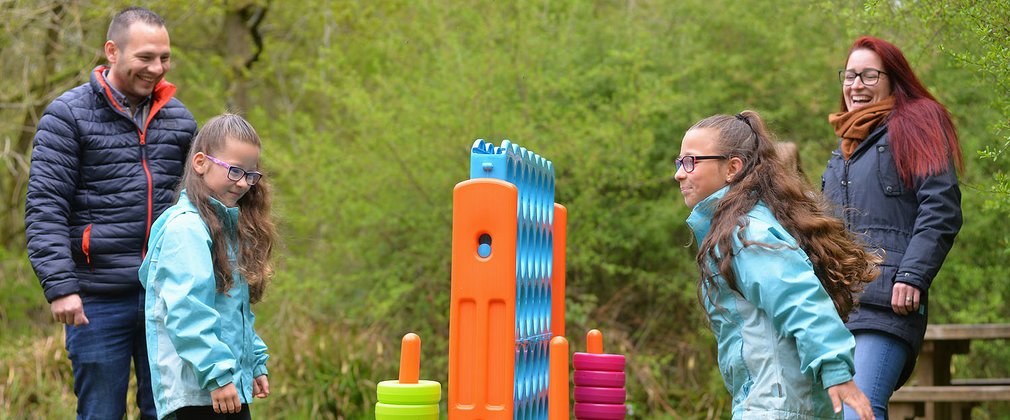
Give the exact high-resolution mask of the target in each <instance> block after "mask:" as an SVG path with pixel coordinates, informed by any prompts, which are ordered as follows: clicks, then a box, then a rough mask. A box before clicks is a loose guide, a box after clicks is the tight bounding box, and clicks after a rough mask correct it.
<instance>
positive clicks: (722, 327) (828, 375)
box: [687, 187, 855, 419]
mask: <svg viewBox="0 0 1010 420" xmlns="http://www.w3.org/2000/svg"><path fill="white" fill-rule="evenodd" d="M728 190H729V187H725V188H723V189H721V190H719V191H717V192H715V193H713V194H712V195H711V196H709V197H708V198H706V199H705V200H703V201H702V202H700V203H698V204H697V205H696V206H695V208H694V209H693V210H692V212H691V215H690V216H689V217H688V220H687V223H688V225H689V226H690V227H691V229H692V230H693V231H694V233H695V236H696V237H697V240H698V243H699V244H700V243H701V242H702V240H703V239H704V238H705V236H706V235H707V234H708V232H709V228H710V226H711V222H712V216H713V214H714V212H715V209H716V206H717V205H718V202H719V200H720V199H721V198H722V197H723V196H724V195H725V194H726V191H728ZM747 217H748V218H749V224H748V226H747V227H746V231H745V232H744V237H745V238H746V239H747V240H748V241H752V242H759V243H763V244H768V245H771V246H772V248H768V247H763V246H759V245H750V246H746V247H744V246H743V244H742V243H741V242H740V240H739V239H736V234H735V233H734V245H733V260H732V266H733V269H734V274H735V275H736V279H737V286H738V287H739V289H740V292H741V293H737V292H736V291H734V290H732V289H730V288H729V286H728V285H727V283H726V282H725V279H724V278H723V277H721V276H719V275H718V274H717V275H716V284H717V288H716V289H715V290H711V297H712V299H711V300H709V299H707V298H706V299H705V310H706V312H707V314H708V317H709V320H710V322H711V327H712V331H713V332H714V333H715V337H716V339H717V341H718V348H719V370H720V372H721V373H722V376H723V380H724V381H725V384H726V388H727V389H728V390H729V392H730V393H731V394H732V395H733V418H734V419H740V418H745V419H751V418H769V419H810V418H841V416H840V415H835V414H834V410H833V408H832V404H831V398H830V397H829V396H828V393H827V388H828V387H830V386H833V385H838V384H841V383H844V382H847V381H849V380H851V379H852V377H853V374H854V368H853V362H852V357H853V352H854V351H855V339H853V337H852V334H851V333H850V332H849V330H848V329H846V328H845V325H844V324H843V323H842V320H841V318H840V317H839V316H838V313H837V312H836V310H835V307H834V304H833V303H832V301H831V298H830V297H829V296H828V293H827V292H826V291H825V290H824V287H823V286H821V283H820V281H819V280H818V279H817V276H816V275H815V274H814V270H813V265H812V264H811V263H810V259H809V258H808V257H807V255H806V253H805V252H803V250H802V249H800V248H799V246H798V245H797V242H796V240H795V239H794V238H793V237H792V236H791V235H790V234H789V233H788V232H786V230H785V229H784V228H783V227H782V225H781V224H779V222H778V221H777V220H776V219H775V217H774V216H773V215H772V213H771V211H770V210H769V209H768V208H767V207H766V206H765V205H764V204H763V203H758V205H757V206H755V207H754V209H752V210H751V211H750V212H749V213H748V214H747ZM711 267H712V269H713V272H717V271H716V269H717V266H716V265H715V264H713V265H712V266H711ZM706 291H707V290H706Z"/></svg>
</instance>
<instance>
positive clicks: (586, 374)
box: [572, 370, 624, 388]
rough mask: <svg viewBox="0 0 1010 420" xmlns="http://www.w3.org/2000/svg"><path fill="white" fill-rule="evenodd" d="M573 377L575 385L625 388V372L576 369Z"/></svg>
mask: <svg viewBox="0 0 1010 420" xmlns="http://www.w3.org/2000/svg"><path fill="white" fill-rule="evenodd" d="M572 379H574V382H575V386H588V387H599V388H624V372H605V371H599V370H576V371H575V373H574V374H573V377H572Z"/></svg>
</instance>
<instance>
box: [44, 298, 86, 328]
mask: <svg viewBox="0 0 1010 420" xmlns="http://www.w3.org/2000/svg"><path fill="white" fill-rule="evenodd" d="M49 309H50V310H51V311H52V312H53V319H54V320H56V322H59V323H61V324H67V325H72V326H74V327H79V326H81V325H88V317H86V316H84V303H83V302H81V295H78V294H77V293H74V294H71V295H66V296H63V297H59V298H56V300H54V301H53V303H52V304H51V305H49Z"/></svg>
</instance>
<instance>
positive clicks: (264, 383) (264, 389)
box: [253, 375, 270, 398]
mask: <svg viewBox="0 0 1010 420" xmlns="http://www.w3.org/2000/svg"><path fill="white" fill-rule="evenodd" d="M268 396H270V381H268V380H267V375H260V376H257V377H256V379H254V380H253V397H256V398H266V397H268Z"/></svg>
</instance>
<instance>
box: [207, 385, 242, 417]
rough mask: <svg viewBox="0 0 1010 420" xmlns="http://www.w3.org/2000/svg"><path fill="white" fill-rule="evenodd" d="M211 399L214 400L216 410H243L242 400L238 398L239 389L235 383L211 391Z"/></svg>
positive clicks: (219, 412) (236, 411)
mask: <svg viewBox="0 0 1010 420" xmlns="http://www.w3.org/2000/svg"><path fill="white" fill-rule="evenodd" d="M210 399H211V401H213V402H214V412H215V413H218V414H221V413H238V412H239V411H242V402H241V401H239V399H238V389H236V388H235V384H234V383H229V384H228V385H225V386H223V387H220V388H218V389H215V390H213V391H210Z"/></svg>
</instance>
